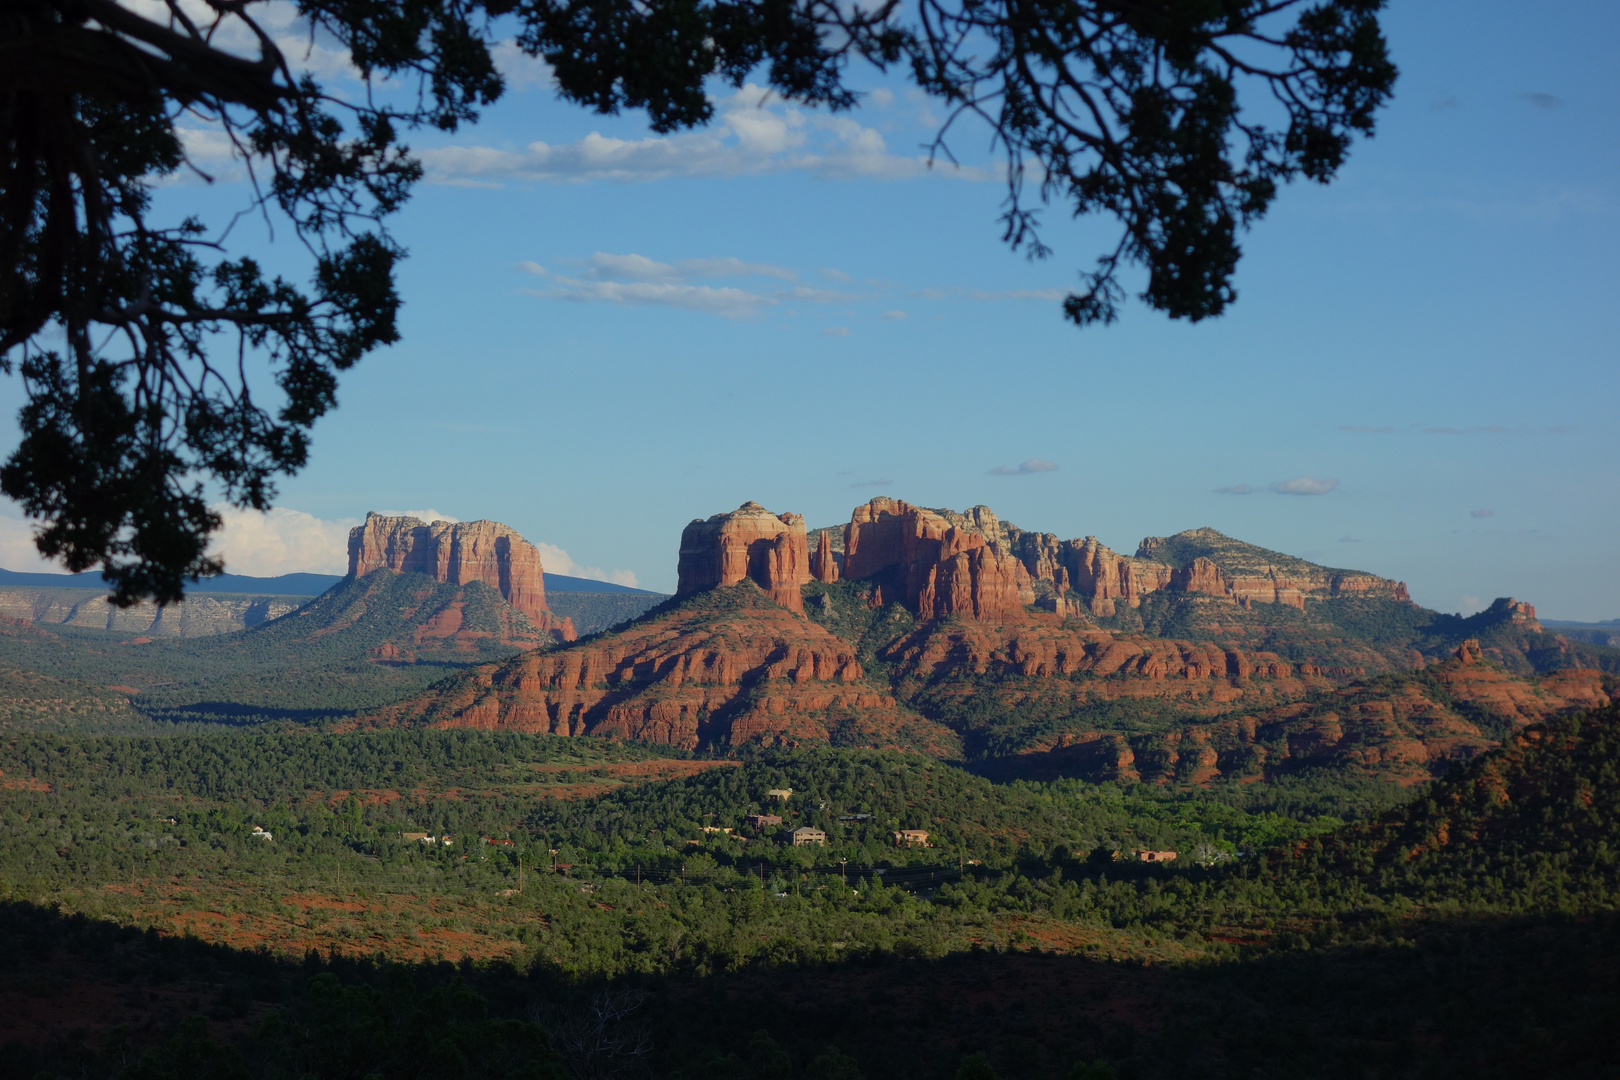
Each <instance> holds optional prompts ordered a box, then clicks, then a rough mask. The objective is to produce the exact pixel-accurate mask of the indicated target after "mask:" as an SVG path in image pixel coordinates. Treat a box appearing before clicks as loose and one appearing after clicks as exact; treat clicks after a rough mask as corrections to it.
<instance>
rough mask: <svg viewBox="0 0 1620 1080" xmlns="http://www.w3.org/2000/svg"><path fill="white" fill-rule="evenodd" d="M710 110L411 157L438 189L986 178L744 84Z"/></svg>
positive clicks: (984, 173) (856, 124)
mask: <svg viewBox="0 0 1620 1080" xmlns="http://www.w3.org/2000/svg"><path fill="white" fill-rule="evenodd" d="M716 104H717V105H718V106H719V116H718V118H717V119H716V120H715V122H714V124H713V125H712V126H710V127H709V128H707V129H705V130H702V131H694V132H686V133H682V134H677V135H650V136H648V137H646V138H642V139H618V138H613V137H610V136H607V135H603V134H601V133H599V132H594V131H593V132H591V133H590V134H589V135H587V136H585V137H584V138H583V139H580V140H578V141H576V142H571V143H564V144H561V145H557V146H553V145H551V144H549V143H545V142H538V141H537V142H532V143H530V144H528V145H527V146H525V147H523V148H522V149H519V150H511V149H499V148H496V147H492V146H468V145H452V146H442V147H436V148H432V149H427V150H423V151H421V152H420V153H419V154H418V156H419V157H420V158H421V160H422V164H423V166H424V168H425V169H426V172H427V178H428V180H429V181H430V182H433V183H439V184H473V185H501V184H508V183H568V182H582V181H591V180H619V181H651V180H665V179H670V178H673V177H716V176H746V175H758V174H763V173H778V172H808V173H811V174H813V175H816V176H821V177H824V178H828V179H880V180H901V179H911V178H915V177H920V176H923V175H926V174H927V173H929V172H930V171H933V172H937V173H939V174H940V175H944V176H951V177H956V178H959V179H965V180H975V181H977V180H986V179H992V178H994V176H995V174H994V173H993V172H989V171H985V170H982V169H972V168H962V167H958V166H954V165H950V164H948V163H940V164H939V165H938V166H937V167H935V168H932V169H931V167H930V165H929V163H928V160H927V158H926V157H923V156H921V155H917V156H911V157H905V156H901V155H898V154H893V153H890V152H889V150H888V146H887V144H886V143H885V142H884V139H883V136H882V134H881V133H879V132H878V131H876V130H875V129H873V128H869V127H865V126H863V125H861V124H860V123H859V122H857V121H856V120H854V119H851V118H850V117H847V116H827V115H824V114H821V113H813V112H811V113H807V112H805V111H803V110H800V109H798V108H794V107H792V106H790V105H787V104H785V103H784V102H782V101H781V100H780V99H778V98H776V97H774V96H773V95H772V94H771V93H770V92H769V91H767V90H764V89H762V88H760V87H758V86H755V85H753V84H749V85H747V86H744V87H743V88H742V89H741V90H739V91H737V93H735V94H734V95H732V96H731V97H729V98H725V99H722V100H719V101H717V102H716Z"/></svg>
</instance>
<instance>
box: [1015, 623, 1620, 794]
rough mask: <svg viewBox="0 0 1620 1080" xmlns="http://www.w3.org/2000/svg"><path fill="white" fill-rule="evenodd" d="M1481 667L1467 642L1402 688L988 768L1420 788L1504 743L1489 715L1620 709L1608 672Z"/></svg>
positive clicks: (1093, 741)
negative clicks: (1355, 781) (1329, 778)
mask: <svg viewBox="0 0 1620 1080" xmlns="http://www.w3.org/2000/svg"><path fill="white" fill-rule="evenodd" d="M1481 660H1482V657H1481V652H1480V648H1479V643H1478V642H1475V641H1465V642H1463V643H1462V645H1461V646H1459V647H1458V649H1457V650H1456V652H1455V653H1454V655H1453V657H1452V659H1450V660H1447V661H1445V662H1443V663H1441V664H1439V665H1436V666H1435V667H1431V668H1430V669H1429V670H1428V672H1427V674H1426V678H1425V679H1422V680H1418V679H1407V680H1399V681H1392V682H1390V683H1387V684H1385V685H1384V686H1383V687H1381V688H1380V689H1379V691H1378V692H1377V693H1369V692H1368V688H1367V687H1366V686H1365V685H1358V686H1352V687H1348V688H1342V689H1336V690H1333V691H1330V692H1328V693H1325V694H1321V695H1318V696H1316V697H1315V698H1313V699H1312V700H1309V701H1297V702H1291V703H1288V704H1279V705H1274V706H1271V707H1269V708H1266V709H1264V710H1263V711H1257V712H1254V713H1231V714H1228V715H1227V716H1223V717H1219V718H1215V719H1212V720H1207V721H1195V722H1193V723H1189V724H1184V725H1178V726H1177V727H1176V728H1173V729H1172V730H1170V731H1167V732H1163V733H1158V734H1141V735H1137V734H1124V733H1119V732H1109V731H1099V730H1095V729H1085V728H1080V729H1076V730H1070V731H1065V732H1059V733H1053V734H1050V735H1046V736H1043V737H1041V738H1038V739H1037V740H1035V741H1034V742H1033V743H1032V744H1030V745H1029V746H1028V747H1026V748H1025V749H1024V750H1022V751H1021V752H1020V753H1018V754H1015V755H1013V756H1012V757H1010V758H1007V759H1004V760H1003V761H1001V762H998V763H996V764H995V766H994V767H993V768H992V769H991V770H990V771H991V773H992V774H995V773H997V772H1000V773H1001V774H1003V775H1005V776H1015V775H1016V776H1023V777H1027V778H1031V779H1049V778H1053V777H1056V776H1083V777H1086V778H1088V779H1091V780H1094V781H1104V780H1117V781H1124V782H1128V783H1134V782H1141V781H1146V782H1149V783H1161V784H1167V783H1191V784H1208V783H1211V782H1213V781H1215V780H1219V779H1222V778H1223V777H1224V778H1227V779H1241V780H1260V779H1267V780H1274V779H1276V778H1277V777H1279V776H1283V775H1287V774H1290V773H1298V772H1302V771H1305V770H1312V769H1334V770H1339V771H1343V772H1346V773H1350V774H1352V775H1356V774H1359V775H1362V776H1376V777H1380V778H1383V779H1387V780H1393V781H1396V782H1398V783H1403V784H1415V783H1422V782H1425V781H1428V780H1431V779H1433V778H1435V777H1436V776H1438V775H1440V774H1442V773H1443V772H1444V771H1445V770H1446V769H1447V768H1448V767H1449V766H1450V765H1451V764H1452V763H1453V762H1456V761H1463V760H1467V759H1468V758H1470V757H1473V756H1475V755H1476V754H1480V753H1483V752H1485V751H1487V750H1489V749H1491V748H1492V747H1494V746H1496V745H1498V744H1499V742H1500V731H1499V730H1482V728H1481V726H1480V723H1479V722H1480V720H1481V718H1482V717H1484V716H1490V717H1492V718H1493V719H1494V720H1495V721H1496V722H1497V724H1499V725H1504V726H1506V727H1508V728H1509V729H1511V730H1515V731H1517V730H1522V729H1523V728H1524V727H1526V726H1528V725H1530V724H1534V723H1538V722H1540V721H1542V720H1545V719H1547V718H1548V717H1551V716H1554V715H1557V714H1559V713H1566V712H1572V711H1577V710H1582V709H1592V708H1601V707H1603V706H1605V705H1608V704H1609V702H1610V698H1609V695H1608V694H1607V693H1606V692H1605V691H1604V688H1603V674H1602V673H1601V672H1598V671H1590V670H1582V669H1569V670H1564V671H1559V672H1555V673H1553V674H1551V675H1544V676H1541V677H1540V678H1530V679H1526V678H1520V677H1517V676H1514V675H1512V674H1510V673H1508V672H1506V671H1504V670H1502V669H1501V668H1500V667H1499V666H1497V665H1494V664H1490V663H1482V662H1481ZM1431 679H1432V680H1438V681H1439V682H1440V683H1441V684H1443V686H1444V693H1442V694H1436V693H1434V692H1433V689H1432V685H1431V684H1429V683H1428V680H1431ZM1248 700H1253V699H1252V698H1251V699H1248Z"/></svg>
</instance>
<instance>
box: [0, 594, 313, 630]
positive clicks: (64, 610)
mask: <svg viewBox="0 0 1620 1080" xmlns="http://www.w3.org/2000/svg"><path fill="white" fill-rule="evenodd" d="M305 599H306V598H305V597H302V596H256V595H249V594H242V595H236V594H232V593H192V594H191V595H190V596H188V597H187V598H186V599H185V600H183V601H182V602H180V603H178V604H170V605H169V606H167V607H158V606H157V605H156V604H153V603H149V602H143V603H139V604H134V605H131V606H130V607H127V608H120V607H118V606H116V605H114V604H109V603H107V597H106V594H105V593H102V592H101V591H99V590H95V589H35V588H28V587H26V586H23V587H15V588H0V615H6V616H10V617H11V618H14V619H25V620H27V621H28V622H35V623H43V624H63V625H67V626H87V627H94V628H95V629H97V630H112V631H116V632H118V633H124V634H130V635H140V636H142V637H150V638H175V637H180V638H194V637H209V636H211V635H214V634H229V633H233V632H235V631H237V630H245V629H247V628H249V627H253V626H259V625H261V624H263V623H266V622H269V621H270V620H271V619H277V618H280V617H281V616H283V615H285V614H287V613H288V612H291V611H295V610H297V608H298V607H299V605H301V604H303V603H304V602H305Z"/></svg>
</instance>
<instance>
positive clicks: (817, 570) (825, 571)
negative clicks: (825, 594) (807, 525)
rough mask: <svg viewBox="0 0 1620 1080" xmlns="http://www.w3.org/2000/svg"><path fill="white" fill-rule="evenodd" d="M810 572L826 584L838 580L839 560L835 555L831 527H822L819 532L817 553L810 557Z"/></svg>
mask: <svg viewBox="0 0 1620 1080" xmlns="http://www.w3.org/2000/svg"><path fill="white" fill-rule="evenodd" d="M810 574H811V576H812V577H814V578H815V579H816V580H817V581H819V582H821V583H822V584H824V585H831V584H832V583H833V582H835V581H837V580H838V562H837V560H836V559H835V558H834V557H833V549H832V530H831V529H822V530H821V531H820V533H818V534H817V540H816V553H815V554H814V555H812V556H811V557H810Z"/></svg>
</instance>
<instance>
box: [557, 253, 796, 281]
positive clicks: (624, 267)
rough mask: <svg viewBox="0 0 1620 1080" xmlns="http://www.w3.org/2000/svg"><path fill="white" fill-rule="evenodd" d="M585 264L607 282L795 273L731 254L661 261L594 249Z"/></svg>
mask: <svg viewBox="0 0 1620 1080" xmlns="http://www.w3.org/2000/svg"><path fill="white" fill-rule="evenodd" d="M586 265H587V267H588V268H589V273H590V275H591V276H592V277H594V278H600V279H603V280H608V281H616V280H626V279H628V280H630V281H657V282H677V281H691V280H693V279H695V278H741V277H770V278H782V279H784V280H787V281H794V280H797V278H798V276H799V275H797V274H795V273H794V272H793V271H792V270H789V269H788V268H787V267H785V266H772V265H770V264H769V263H751V262H745V261H743V260H742V259H738V258H732V257H726V258H708V259H682V260H681V261H680V262H677V263H663V262H659V261H657V260H656V259H649V258H648V257H647V256H645V255H636V254H629V255H612V254H609V253H607V252H604V251H598V252H597V253H596V254H595V255H592V256H591V257H590V258H589V259H587V260H586Z"/></svg>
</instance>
